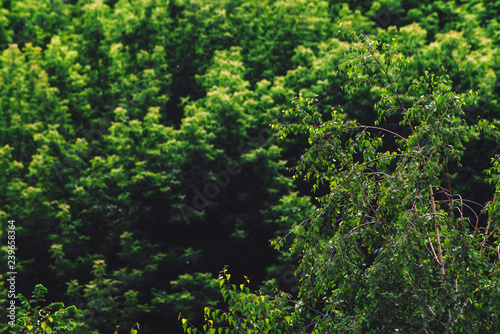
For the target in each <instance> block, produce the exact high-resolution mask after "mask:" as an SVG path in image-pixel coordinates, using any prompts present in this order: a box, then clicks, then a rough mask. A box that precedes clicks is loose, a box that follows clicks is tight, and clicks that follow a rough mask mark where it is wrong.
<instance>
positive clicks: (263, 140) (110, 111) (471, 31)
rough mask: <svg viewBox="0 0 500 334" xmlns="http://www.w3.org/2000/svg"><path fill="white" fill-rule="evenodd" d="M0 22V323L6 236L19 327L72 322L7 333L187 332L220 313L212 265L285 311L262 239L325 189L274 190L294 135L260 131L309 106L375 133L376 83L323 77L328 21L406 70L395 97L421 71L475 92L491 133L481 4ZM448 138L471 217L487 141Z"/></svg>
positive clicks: (289, 289) (54, 6)
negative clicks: (458, 159)
mask: <svg viewBox="0 0 500 334" xmlns="http://www.w3.org/2000/svg"><path fill="white" fill-rule="evenodd" d="M0 7H1V11H0V49H1V54H0V108H1V109H0V113H1V114H0V129H1V131H0V166H1V170H2V173H1V174H0V178H1V180H0V204H1V205H0V222H1V230H0V238H1V241H2V243H1V244H2V248H1V252H0V268H2V270H1V272H0V274H1V275H2V277H1V283H0V284H1V285H0V289H1V290H2V293H1V295H0V309H1V311H0V317H1V318H2V319H7V312H6V309H7V306H8V302H9V301H8V299H7V289H8V283H7V282H6V278H7V277H6V273H7V272H8V271H9V270H8V269H7V257H8V248H7V246H6V245H7V242H6V240H7V231H8V224H7V221H8V220H9V219H15V220H16V245H17V248H16V252H15V254H16V269H17V272H18V275H17V282H16V289H17V292H19V293H22V294H23V295H24V296H25V297H26V298H27V299H26V300H25V302H24V303H23V305H24V306H23V310H24V311H23V312H25V313H26V312H27V313H29V310H30V309H31V310H35V311H32V314H31V315H29V314H28V315H29V316H30V317H31V318H30V319H32V320H33V319H35V318H36V317H37V316H40V317H42V318H43V317H45V316H46V315H47V313H49V314H55V312H56V313H57V312H58V311H57V309H59V308H60V304H55V305H54V307H53V309H52V310H50V309H49V308H46V309H44V310H45V311H44V312H42V313H40V314H38V315H37V312H38V311H36V310H39V309H40V308H43V307H45V306H46V305H49V304H50V303H51V302H64V304H65V305H66V306H68V305H74V306H76V308H75V309H73V308H71V309H67V310H66V309H63V310H61V311H59V312H60V313H58V314H57V317H59V318H57V317H56V318H57V319H56V320H57V321H56V320H54V318H53V317H52V319H53V320H52V322H54V323H55V325H51V323H52V322H51V321H50V320H48V318H49V317H47V319H45V318H44V319H41V321H40V322H39V323H38V324H37V323H36V321H35V322H34V323H31V324H29V323H28V324H26V322H23V321H21V322H20V324H19V326H18V328H17V329H16V330H18V332H23V333H24V331H25V330H26V328H29V327H27V326H31V328H29V332H34V333H35V332H39V333H43V332H49V331H47V330H46V328H47V326H49V327H50V326H52V327H53V328H54V329H51V330H52V331H56V332H57V331H58V332H61V333H66V332H81V333H111V332H113V331H115V330H116V331H118V332H119V333H129V332H133V331H135V330H137V329H138V328H137V327H138V326H137V325H135V324H137V323H139V324H140V332H141V333H157V332H163V333H181V332H182V331H183V329H182V326H183V325H184V328H185V329H186V328H187V324H188V322H187V320H185V319H189V321H190V322H191V323H190V324H191V325H192V326H193V327H192V328H194V327H196V326H201V325H202V323H204V321H203V319H204V307H210V310H215V309H218V308H224V307H226V308H227V303H226V302H227V298H226V302H225V301H224V298H223V297H224V296H223V294H221V293H220V290H219V281H218V280H217V278H218V273H219V271H221V270H222V269H223V268H224V267H225V266H226V265H227V266H228V267H227V271H226V272H225V273H231V274H232V275H233V280H236V281H241V282H244V281H245V279H244V278H243V277H244V275H246V276H248V278H249V280H250V283H245V284H246V286H248V287H250V288H251V290H252V291H254V290H259V291H261V292H262V294H271V293H272V291H276V289H280V290H282V291H285V292H286V293H289V294H291V295H294V294H297V293H298V286H299V280H298V279H299V278H300V277H294V272H295V270H296V269H297V265H298V258H299V255H297V254H296V253H292V252H291V251H290V250H289V247H290V246H291V245H290V244H288V245H287V246H285V247H283V248H282V250H281V251H277V250H275V249H274V248H273V247H272V246H271V245H270V243H269V240H270V239H273V238H280V237H282V236H284V235H286V234H287V233H288V232H289V231H290V229H291V228H294V227H296V226H297V225H299V224H300V223H301V222H303V221H305V220H306V219H308V218H309V217H310V216H311V215H312V214H313V213H314V212H315V210H316V208H317V207H318V206H320V205H322V202H321V200H318V199H317V197H318V196H319V195H321V194H326V193H328V189H329V188H328V186H326V187H322V186H321V185H319V186H318V190H317V192H316V193H314V194H313V193H312V192H311V190H310V188H312V186H313V184H314V180H310V181H309V182H307V181H301V180H296V181H293V180H292V178H291V177H290V176H291V173H290V171H288V170H287V168H286V167H291V166H295V165H297V164H298V162H299V160H300V159H301V156H302V155H303V154H304V149H305V148H306V147H308V146H309V143H308V142H307V137H308V135H307V134H304V133H302V134H301V133H300V132H299V133H297V134H296V135H295V136H288V137H287V138H286V139H285V140H279V138H278V135H277V132H276V131H274V130H273V129H271V128H270V127H269V124H275V123H281V122H284V121H286V120H287V119H288V117H289V116H285V118H284V116H283V115H282V113H281V111H282V110H285V109H289V108H290V106H291V105H290V102H291V101H292V99H293V98H294V97H296V96H298V94H299V93H300V94H302V96H304V97H310V98H312V97H315V98H316V99H317V102H316V106H317V108H318V109H319V110H321V112H320V113H323V116H325V115H326V114H328V113H330V110H331V109H332V108H336V107H337V106H338V105H342V109H343V113H345V119H351V120H353V119H356V120H357V121H359V122H360V123H362V124H373V123H374V122H375V120H377V118H378V115H377V113H376V112H375V111H374V108H373V105H374V103H376V102H378V100H379V98H380V94H381V89H382V88H381V87H382V86H381V85H377V84H376V83H375V84H373V83H371V84H369V85H362V84H360V85H358V87H357V90H356V92H355V93H353V94H349V91H347V90H345V89H343V88H345V83H346V82H347V81H348V79H349V76H350V74H352V73H354V72H352V73H349V72H342V71H340V69H339V65H340V64H342V63H343V62H345V61H346V60H347V59H349V58H348V57H349V53H348V52H346V51H349V49H350V48H352V47H353V46H354V45H355V44H356V42H355V41H354V40H353V39H352V37H351V36H348V35H345V34H339V25H338V24H337V23H338V21H339V20H341V21H342V24H343V27H344V29H349V30H350V31H355V32H359V33H363V34H365V35H366V36H369V37H370V38H373V39H374V40H382V41H385V42H386V43H390V45H391V48H392V49H394V50H397V51H399V52H400V53H401V55H403V56H404V57H405V59H408V60H409V62H408V64H407V67H406V69H405V76H404V77H402V78H400V85H401V87H408V86H409V85H410V84H411V82H412V81H413V80H414V79H418V78H420V77H421V76H422V75H423V74H424V72H425V71H427V72H428V73H434V74H436V75H438V76H446V75H447V76H448V78H449V80H450V82H452V89H453V91H455V92H460V93H466V92H469V91H471V90H472V91H474V92H477V103H475V104H465V105H464V106H463V109H464V111H465V114H464V116H463V117H464V118H465V119H466V120H467V121H468V122H469V123H471V124H479V121H480V120H485V121H487V122H488V123H489V124H491V125H493V126H494V125H497V123H498V119H500V117H499V116H500V115H499V113H500V109H499V106H498V104H499V101H498V99H499V93H500V88H499V83H498V79H497V77H498V75H499V62H500V54H499V49H498V47H497V46H498V45H500V35H499V34H498V31H499V30H500V23H499V22H498V17H499V14H500V2H499V1H467V2H464V1H397V0H393V1H391V0H386V1H384V0H382V1H351V2H349V3H340V2H338V1H306V0H294V1H272V0H262V1H254V0H215V1H206V0H171V1H168V0H163V1H160V0H140V1H138V0H118V1H103V0H96V1H91V0H68V1H62V0H51V1H48V0H47V1H46V0H28V1H26V0H23V1H20V0H10V1H1V6H0ZM393 123H394V124H396V123H397V121H396V120H393ZM394 124H393V125H394ZM388 128H389V129H390V128H391V123H390V122H389V125H388ZM467 133H468V142H467V143H466V144H465V147H466V149H465V151H464V152H465V153H464V156H463V157H462V166H461V167H460V168H459V167H457V166H450V171H449V174H448V175H449V179H450V182H453V183H454V184H455V185H456V186H455V188H454V190H455V191H457V192H459V193H460V194H461V195H462V196H463V197H466V198H469V199H471V200H473V201H475V202H477V203H479V204H480V205H485V204H486V202H487V201H488V200H490V199H491V198H492V196H493V193H494V192H495V189H494V185H489V184H487V183H486V182H485V181H484V178H483V177H482V175H484V174H482V171H483V170H485V169H487V168H489V166H490V162H491V158H492V157H493V156H494V155H495V154H496V153H498V144H497V137H496V135H495V134H494V133H489V134H488V133H486V134H483V135H479V134H478V133H477V132H473V131H471V132H467ZM318 194H319V195H318ZM475 209H476V211H477V212H480V211H481V208H480V206H477V207H475ZM287 242H288V241H287ZM298 273H299V274H300V272H298ZM223 277H226V278H227V276H223ZM221 282H223V281H221ZM38 284H42V285H43V286H40V285H38ZM35 287H36V288H35ZM45 288H46V289H47V290H48V291H46V290H45ZM33 290H34V292H33V293H34V295H33V296H34V297H33V298H32V299H33V300H38V303H39V304H37V305H34V302H32V303H30V302H29V299H30V298H31V296H32V291H33ZM225 297H227V296H225ZM287 305H288V304H287V303H286V302H285V303H284V304H283V305H281V304H279V302H278V301H276V305H274V304H273V307H275V306H276V307H278V306H279V307H283V309H284V310H285V309H286V308H287ZM18 306H21V300H19V301H18ZM37 307H38V308H37ZM263 307H264V306H263ZM267 307H269V305H268V306H267ZM63 311H64V312H63ZM179 313H182V317H181V318H182V319H184V320H182V321H180V320H179ZM20 314H22V313H20ZM210 314H211V313H210V312H209V314H208V316H210ZM205 316H207V312H206V310H205ZM285 316H288V315H285ZM285 316H284V317H285ZM33 317H34V318H33ZM28 318H29V317H28ZM28 318H25V319H28ZM19 319H21V320H22V319H23V318H22V317H20V318H19ZM36 319H38V318H36ZM59 319H60V322H58V321H59ZM288 320H290V319H288ZM47 321H48V322H47ZM0 323H1V324H2V325H0V326H1V327H0V328H1V329H0V331H2V332H5V333H10V332H12V330H14V329H13V328H10V327H9V326H7V325H6V322H4V321H1V322H0ZM42 323H45V325H44V326H45V327H44V328H42V327H41V324H42ZM117 326H119V327H117ZM52 327H51V328H52ZM189 328H190V329H191V326H190V327H189ZM200 328H201V327H200ZM226 329H227V328H226ZM285 332H286V331H285Z"/></svg>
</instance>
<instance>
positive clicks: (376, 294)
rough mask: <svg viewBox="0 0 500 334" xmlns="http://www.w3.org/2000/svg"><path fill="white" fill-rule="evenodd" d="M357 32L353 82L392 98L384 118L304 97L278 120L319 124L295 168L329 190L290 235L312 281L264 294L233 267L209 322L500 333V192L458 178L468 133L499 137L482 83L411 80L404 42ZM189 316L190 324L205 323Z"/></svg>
mask: <svg viewBox="0 0 500 334" xmlns="http://www.w3.org/2000/svg"><path fill="white" fill-rule="evenodd" d="M343 34H344V36H347V37H349V38H350V39H352V42H353V44H352V45H353V48H350V49H349V51H348V52H347V56H346V58H345V62H343V63H342V64H341V65H340V66H339V68H340V69H341V70H343V72H345V73H346V74H347V75H348V77H349V79H350V80H349V83H348V84H347V85H346V86H344V87H343V88H344V89H345V91H346V92H347V93H349V94H354V92H355V91H356V89H357V88H358V87H361V86H364V85H367V84H368V85H370V86H371V87H372V89H371V91H372V93H376V94H378V96H379V97H380V100H379V101H378V102H377V103H375V105H374V110H375V112H376V113H377V116H378V117H377V119H376V121H375V122H374V123H373V124H359V123H358V122H357V121H355V120H348V119H347V118H346V117H345V115H344V114H343V113H342V112H341V110H337V109H333V110H332V111H331V114H329V115H326V114H324V113H322V112H320V111H319V110H318V107H317V104H316V101H315V100H306V99H304V98H303V97H302V96H300V97H299V98H297V99H296V100H294V106H295V107H294V108H293V109H291V110H288V111H286V114H288V115H289V117H290V119H291V120H290V121H289V122H287V123H286V124H280V125H274V126H273V127H274V128H275V129H278V130H279V131H280V135H281V137H282V138H284V137H287V136H289V135H291V134H297V133H305V134H307V135H308V138H309V139H308V140H309V144H310V147H309V148H308V149H307V150H306V152H305V154H304V155H303V156H302V158H301V160H300V162H299V164H298V165H297V166H296V167H295V168H293V169H294V171H295V176H294V177H295V178H304V179H305V180H309V181H311V182H312V183H313V189H314V190H315V191H317V192H318V193H326V195H323V196H319V197H318V198H317V200H318V202H319V208H318V209H317V211H316V212H315V213H314V214H312V215H311V216H310V218H309V219H307V220H305V221H303V222H300V223H299V222H297V223H296V224H295V225H294V226H293V228H292V229H291V231H290V233H289V236H288V238H291V236H293V237H294V240H293V243H292V245H291V247H290V248H289V251H291V252H292V253H294V254H295V255H297V256H298V257H299V259H300V261H299V266H298V269H297V271H296V275H297V277H299V278H300V286H299V291H298V293H297V294H296V295H294V296H292V295H290V294H287V293H285V292H282V291H276V292H275V293H274V294H271V295H269V294H267V295H266V294H263V293H259V292H257V293H251V292H250V291H249V289H248V288H245V286H244V284H241V285H239V286H236V285H231V284H230V283H229V278H230V275H229V274H228V273H227V272H226V271H224V272H223V273H222V274H221V277H220V284H221V288H222V293H223V296H224V298H225V300H226V302H227V303H228V307H229V308H228V310H226V311H222V310H218V309H212V308H206V309H205V315H206V325H205V326H204V328H203V329H204V331H205V332H207V333H221V332H225V333H255V332H259V333H263V332H268V333H269V332H273V333H291V332H294V333H306V332H308V333H309V332H312V333H340V332H349V333H352V332H355V333H367V332H370V333H371V332H373V333H387V332H412V333H414V332H419V333H420V332H425V333H436V332H451V333H454V332H471V333H480V332H481V333H484V332H498V331H499V330H500V319H499V317H498V314H500V298H499V297H500V284H499V283H500V282H499V279H500V271H499V266H500V255H499V254H500V253H499V251H498V247H497V243H498V236H499V229H498V215H499V213H500V212H499V199H498V197H497V196H496V195H495V196H494V197H493V199H492V200H491V201H490V202H489V203H488V204H487V205H486V206H485V207H480V206H479V205H476V204H475V203H471V202H468V201H467V200H465V199H463V198H462V197H461V196H460V194H456V193H455V192H454V190H453V189H454V188H453V187H455V185H452V184H451V182H450V179H451V177H450V174H451V172H450V171H454V172H460V166H461V164H460V160H461V157H462V156H463V154H464V150H465V145H466V143H467V142H468V141H469V140H470V139H471V138H474V137H476V138H477V137H478V136H480V135H485V136H488V137H490V138H496V140H498V131H497V130H496V128H495V127H494V126H493V125H490V124H489V123H488V122H486V121H482V120H479V121H476V124H474V125H470V124H468V123H467V122H466V118H472V116H474V115H471V114H466V113H465V112H464V110H473V109H474V108H465V107H466V106H470V105H473V104H474V98H475V96H476V95H477V93H475V92H469V93H467V94H457V93H454V92H453V91H452V88H451V82H450V80H449V79H448V78H447V77H437V76H436V75H434V74H432V73H429V72H425V73H424V74H423V75H422V76H421V77H419V78H415V79H414V80H413V81H412V82H411V83H410V84H408V85H404V84H403V82H406V81H407V80H405V81H403V80H401V78H402V76H403V75H404V70H405V68H406V67H407V65H408V64H409V62H408V61H407V60H405V59H403V57H402V56H400V55H399V54H398V53H395V52H394V51H393V50H392V49H391V45H390V44H387V43H384V42H378V41H374V40H370V39H369V38H368V37H366V36H364V35H357V34H354V33H352V32H351V31H349V30H345V31H344V32H343ZM499 167H500V161H499V159H498V157H495V158H494V159H493V167H491V168H490V169H489V170H487V171H486V174H487V175H488V180H489V182H490V183H491V184H492V185H493V186H494V187H495V190H496V192H497V191H498V187H499V186H500V184H499V181H500V178H499V172H500V168H499ZM453 179H454V180H455V179H456V178H453ZM457 186H459V185H457ZM496 192H495V194H496ZM285 242H287V240H286V238H283V239H281V240H277V241H276V243H275V245H276V247H277V248H280V247H281V246H282V245H283V244H284V243H285ZM287 251H288V250H287ZM182 322H183V325H184V328H185V330H186V331H187V332H188V333H195V332H198V331H201V330H199V329H196V328H195V327H193V326H190V323H189V321H188V320H187V319H182Z"/></svg>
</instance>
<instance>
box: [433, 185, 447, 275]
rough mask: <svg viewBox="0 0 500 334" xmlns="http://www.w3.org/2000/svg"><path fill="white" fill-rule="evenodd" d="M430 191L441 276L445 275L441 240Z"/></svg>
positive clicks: (434, 204)
mask: <svg viewBox="0 0 500 334" xmlns="http://www.w3.org/2000/svg"><path fill="white" fill-rule="evenodd" d="M430 190H431V208H432V214H433V218H432V219H434V229H435V231H436V242H437V247H438V253H437V255H438V259H439V268H440V269H441V275H443V277H444V274H445V271H444V261H443V250H442V249H441V240H440V238H439V228H438V225H437V222H436V202H435V201H434V192H433V191H432V186H431V187H430Z"/></svg>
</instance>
